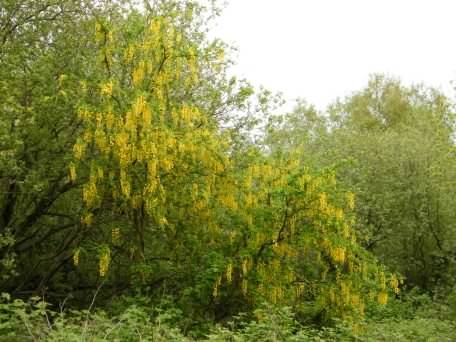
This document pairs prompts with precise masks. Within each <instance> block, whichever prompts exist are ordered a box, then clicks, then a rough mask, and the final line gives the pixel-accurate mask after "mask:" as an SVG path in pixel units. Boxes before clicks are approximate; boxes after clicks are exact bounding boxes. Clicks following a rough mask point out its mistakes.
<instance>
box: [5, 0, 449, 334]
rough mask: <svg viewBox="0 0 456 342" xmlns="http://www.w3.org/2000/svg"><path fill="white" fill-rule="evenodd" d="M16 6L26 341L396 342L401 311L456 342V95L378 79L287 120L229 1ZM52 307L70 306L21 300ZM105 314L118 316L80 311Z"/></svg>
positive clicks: (8, 226) (12, 179) (14, 181)
mask: <svg viewBox="0 0 456 342" xmlns="http://www.w3.org/2000/svg"><path fill="white" fill-rule="evenodd" d="M1 5H2V6H1V8H0V38H1V42H0V44H1V45H0V73H1V75H0V76H1V77H0V80H1V81H0V87H1V91H0V115H1V121H0V262H1V264H0V269H1V276H2V277H1V279H0V289H1V291H2V292H5V293H9V294H10V295H4V301H5V303H4V304H1V305H2V306H1V310H2V311H0V331H1V332H3V333H4V335H5V336H6V335H7V334H8V336H10V337H11V338H12V336H13V335H14V334H16V337H17V339H19V340H20V339H21V338H22V337H24V336H32V339H33V338H34V339H36V338H45V339H46V338H47V339H51V340H52V339H54V340H59V339H62V338H64V336H65V335H66V336H67V338H70V337H69V336H73V337H74V338H77V339H81V338H82V339H84V338H86V339H97V338H99V339H102V338H107V336H108V335H109V334H111V332H112V334H113V336H114V335H115V334H118V335H115V336H117V338H120V339H122V338H124V339H134V338H135V337H133V336H136V338H139V337H138V336H140V335H141V334H143V335H144V336H147V338H151V339H160V338H161V339H163V340H166V339H171V338H173V339H176V340H181V339H184V335H188V336H190V335H191V334H193V335H195V334H196V335H198V334H200V335H199V336H202V334H205V335H206V336H208V335H207V334H209V335H210V336H212V337H211V338H214V339H215V340H217V339H228V338H231V339H240V340H242V339H247V340H250V339H263V338H264V336H266V335H267V334H272V335H273V336H275V337H274V338H276V340H277V339H279V340H280V339H281V340H293V339H296V340H306V339H312V338H317V336H321V337H325V338H328V339H330V338H337V336H339V338H347V339H349V338H352V337H351V336H352V334H353V333H355V334H359V333H365V334H367V335H366V336H369V334H371V335H370V336H375V337H372V338H378V339H381V338H382V336H381V330H382V328H381V324H389V323H388V322H389V321H384V320H385V319H391V318H392V317H396V318H401V319H406V318H407V319H412V318H414V319H415V320H416V321H411V323H410V324H411V325H410V327H411V328H410V329H412V330H413V329H415V326H414V324H416V325H417V329H418V330H419V324H420V323H419V319H423V320H427V321H426V322H427V323H429V324H438V323H437V322H434V321H432V320H431V318H429V317H430V316H432V315H427V314H425V313H427V312H428V311H430V310H431V307H432V310H434V311H433V315H434V316H435V315H440V316H439V317H440V318H441V319H443V323H442V325H441V326H439V327H437V326H436V330H438V329H440V330H442V331H445V334H446V329H447V330H451V326H452V324H453V323H451V321H450V319H451V317H452V310H455V309H456V308H454V303H453V302H452V301H454V289H453V288H452V287H453V283H454V279H455V276H456V273H455V272H456V270H455V254H454V250H455V244H456V227H455V225H456V217H455V214H454V210H453V208H454V207H455V204H456V203H455V201H456V199H455V197H454V195H453V192H454V189H455V179H456V159H455V145H454V138H455V136H454V132H455V116H454V113H453V104H452V102H451V100H450V99H448V98H446V97H445V96H444V95H442V94H441V93H439V92H438V91H436V90H434V89H429V88H426V87H424V86H419V87H418V86H413V87H405V86H403V85H401V83H400V82H399V81H397V80H395V79H390V78H387V77H385V76H374V77H372V79H371V81H370V82H369V84H368V86H367V87H366V88H365V89H363V90H361V91H359V92H357V93H354V94H353V95H352V96H350V97H349V98H347V99H345V100H342V101H338V102H336V103H334V104H333V105H332V106H330V107H329V108H328V110H327V111H326V112H324V113H319V112H317V111H316V110H315V109H314V108H313V107H312V106H308V105H307V104H306V103H305V102H299V103H298V104H297V106H296V107H295V110H294V111H293V112H291V113H288V114H285V115H278V114H272V113H271V108H272V107H273V106H274V103H275V102H276V100H277V99H276V98H274V97H273V96H271V94H270V93H268V92H267V91H261V92H257V95H255V90H254V89H253V88H252V87H250V86H249V84H248V83H247V82H245V81H239V80H237V79H236V78H229V77H228V76H227V69H228V68H229V66H230V65H231V63H232V62H231V61H230V59H229V48H228V47H227V46H226V45H225V44H224V43H223V42H221V41H218V40H210V39H209V38H208V37H207V27H208V26H207V23H208V21H210V20H211V19H213V17H214V16H216V15H217V13H218V11H219V9H218V8H217V7H216V5H214V4H212V3H211V4H207V6H203V5H202V4H201V3H197V2H193V1H156V2H153V3H147V2H145V3H144V4H143V5H141V6H137V5H135V4H131V3H128V2H123V1H122V2H112V1H106V2H104V1H96V2H91V1H83V0H80V1H78V0H68V1H53V0H40V1H30V2H21V3H18V2H16V1H9V0H3V1H2V3H1ZM377 260H379V261H377ZM413 287H416V289H415V290H414V292H412V293H411V294H409V293H408V292H409V290H410V289H412V288H413ZM420 291H424V292H423V293H424V294H422V295H421V296H419V295H417V293H419V292H420ZM32 295H35V296H36V295H38V296H39V297H42V298H45V300H46V301H48V302H49V303H51V304H52V305H54V310H50V309H49V307H46V305H45V303H44V302H42V301H38V302H36V301H35V302H34V304H31V305H27V304H25V303H24V302H20V301H16V302H14V303H9V298H10V296H12V297H13V298H22V299H25V298H29V297H30V296H32ZM428 298H433V299H434V303H432V302H431V301H429V300H428ZM412 302H413V303H415V304H410V303H412ZM59 306H60V308H61V311H62V313H60V314H57V310H56V309H55V308H56V307H59ZM89 307H90V309H89V310H90V311H92V310H94V309H96V308H98V309H104V310H105V311H107V312H108V315H110V316H109V317H107V316H104V314H101V313H99V314H95V315H92V314H90V313H86V314H82V313H79V314H78V313H77V312H76V313H75V312H74V311H73V313H72V314H71V315H70V316H65V315H66V314H65V313H64V312H65V309H82V308H89ZM423 307H424V308H426V309H423ZM420 310H421V311H420ZM163 312H165V313H163ZM423 312H424V313H423ZM241 313H244V314H241ZM240 314H241V316H238V315H240ZM1 315H3V316H1ZM164 317H168V318H164ZM235 317H238V318H235ZM43 319H44V320H43ZM233 319H234V320H235V322H237V323H236V324H235V326H232V328H231V330H226V329H225V328H219V329H218V330H217V329H215V328H214V327H213V324H215V323H220V324H222V325H226V324H227V322H228V321H229V320H233ZM162 320H164V321H166V323H167V324H168V323H169V324H171V325H172V326H175V327H176V328H180V329H182V331H181V332H178V331H177V330H173V329H170V330H167V329H168V328H166V329H165V328H161V322H162ZM338 320H341V321H340V322H341V323H340V324H339V325H337V328H334V327H335V326H336V325H335V322H336V321H338ZM116 321H118V322H119V325H118V326H117V327H116V326H113V325H114V324H116V323H115V322H116ZM123 321H125V322H128V324H126V325H122V324H120V322H123ZM164 321H163V322H164ZM375 321H376V322H377V323H375V324H379V325H378V326H376V325H369V324H368V325H367V326H366V322H375ZM40 322H41V323H40ZM247 322H250V323H247ZM268 322H269V323H268ZM271 322H277V326H273V327H271V326H270V323H271ZM415 322H418V323H415ZM154 324H158V326H157V327H155V325H154ZM233 324H234V323H233ZM370 324H374V323H370ZM89 325H90V326H92V325H93V326H95V327H97V326H98V327H101V326H107V327H108V328H107V329H108V330H107V331H106V330H105V329H104V328H103V329H102V332H103V334H108V335H103V334H102V335H103V336H104V337H102V335H98V333H97V332H96V330H97V328H95V329H93V328H89ZM147 325H152V326H154V328H150V329H152V330H147V328H146V326H147ZM32 326H36V329H35V330H34V329H33V328H31V327H32ZM133 326H136V328H135V329H133V328H132V327H133ZM323 326H326V327H327V326H332V327H333V328H331V329H330V328H327V329H329V330H318V329H319V328H321V327H323ZM116 329H117V330H116ZM119 329H120V330H119ZM143 329H146V330H147V331H146V330H144V331H143ZM163 329H164V330H163ZM214 329H215V330H214ZM347 329H348V330H347ZM376 329H380V330H376ZM141 331H143V332H141ZM395 331H396V330H395ZM181 333H182V334H184V335H181ZM421 333H424V332H421ZM135 334H136V335H135ZM148 334H152V335H148ZM397 334H399V335H400V334H403V332H401V330H400V329H399V328H398V330H397ZM418 334H419V333H418ZM399 335H398V336H399ZM21 336H22V337H21ZM404 336H405V335H404ZM442 336H443V335H442ZM445 336H446V335H445ZM445 336H443V337H445ZM443 337H442V338H443ZM24 338H25V337H24ZM113 338H114V337H113ZM271 338H272V340H274V338H273V337H271ZM384 338H386V339H388V338H390V337H388V336H386V337H385V336H384Z"/></svg>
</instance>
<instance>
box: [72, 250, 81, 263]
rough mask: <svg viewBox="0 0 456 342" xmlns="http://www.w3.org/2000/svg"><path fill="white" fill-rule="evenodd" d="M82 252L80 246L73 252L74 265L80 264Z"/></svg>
mask: <svg viewBox="0 0 456 342" xmlns="http://www.w3.org/2000/svg"><path fill="white" fill-rule="evenodd" d="M80 252H81V249H80V248H79V247H78V248H76V249H75V250H74V253H73V264H74V266H78V265H79V255H80Z"/></svg>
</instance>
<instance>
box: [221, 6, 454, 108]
mask: <svg viewBox="0 0 456 342" xmlns="http://www.w3.org/2000/svg"><path fill="white" fill-rule="evenodd" d="M213 33H214V34H215V35H216V36H217V37H219V38H221V39H222V40H224V41H225V42H227V43H229V44H233V45H235V46H236V47H238V48H239V52H238V54H237V56H235V59H236V61H237V66H236V67H235V68H234V69H233V73H234V74H236V75H237V76H239V77H245V78H247V79H248V80H249V81H251V82H252V83H253V84H254V85H256V86H258V85H264V86H265V87H266V88H268V89H271V90H273V91H282V92H283V93H284V95H285V97H286V98H287V99H294V98H296V97H302V98H304V99H306V100H307V101H308V102H310V103H312V104H315V105H316V106H317V107H318V108H319V109H323V108H324V107H325V106H326V105H327V104H328V103H330V102H331V101H333V100H334V99H335V98H336V97H344V96H346V95H349V94H350V93H351V92H352V91H355V90H358V89H360V88H362V87H363V86H364V85H366V83H367V79H368V75H369V74H371V73H375V72H383V73H387V74H390V75H393V76H398V77H400V78H401V79H402V80H403V81H404V82H405V83H407V84H409V83H412V82H413V83H417V82H424V83H425V84H427V85H430V86H435V87H440V88H441V89H442V90H444V91H446V92H447V93H448V94H449V95H451V96H453V95H454V94H453V93H454V91H453V89H452V87H451V86H450V83H449V82H450V81H451V80H456V0H227V7H226V9H225V10H224V12H223V14H222V16H221V17H220V18H219V19H218V24H217V26H216V27H215V30H214V31H213Z"/></svg>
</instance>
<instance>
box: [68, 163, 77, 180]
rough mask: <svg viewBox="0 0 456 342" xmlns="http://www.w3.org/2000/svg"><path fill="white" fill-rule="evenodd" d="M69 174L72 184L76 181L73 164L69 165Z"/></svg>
mask: <svg viewBox="0 0 456 342" xmlns="http://www.w3.org/2000/svg"><path fill="white" fill-rule="evenodd" d="M69 172H70V181H71V182H72V183H74V182H75V181H76V166H75V165H74V164H73V163H70V167H69Z"/></svg>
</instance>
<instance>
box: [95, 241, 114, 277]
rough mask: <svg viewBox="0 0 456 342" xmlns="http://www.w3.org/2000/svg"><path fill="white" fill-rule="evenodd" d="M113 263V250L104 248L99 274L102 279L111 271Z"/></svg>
mask: <svg viewBox="0 0 456 342" xmlns="http://www.w3.org/2000/svg"><path fill="white" fill-rule="evenodd" d="M110 262H111V250H110V249H109V248H107V247H106V248H103V249H102V253H101V256H100V261H99V263H98V272H99V274H100V277H105V276H106V274H107V273H108V270H109V263H110Z"/></svg>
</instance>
